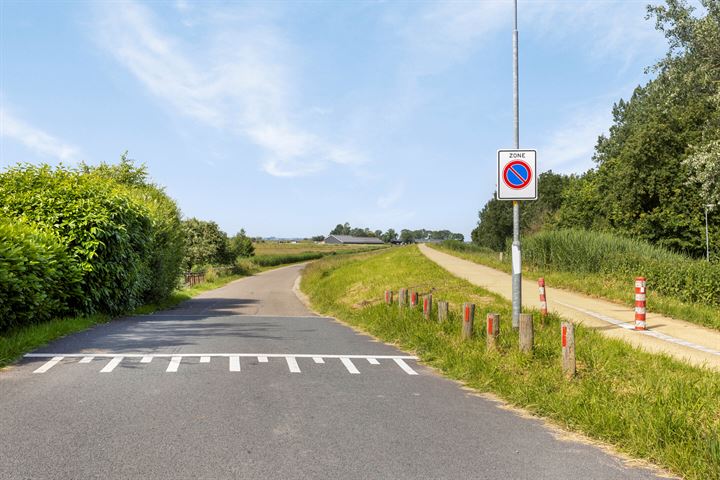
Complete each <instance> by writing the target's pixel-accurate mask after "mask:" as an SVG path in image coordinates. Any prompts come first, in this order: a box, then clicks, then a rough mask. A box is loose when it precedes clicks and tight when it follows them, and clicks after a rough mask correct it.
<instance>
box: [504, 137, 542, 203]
mask: <svg viewBox="0 0 720 480" xmlns="http://www.w3.org/2000/svg"><path fill="white" fill-rule="evenodd" d="M501 152H533V153H534V154H535V162H534V163H535V164H534V165H533V169H534V171H533V175H534V176H535V197H533V198H528V197H522V198H500V182H502V181H503V180H502V173H500V153H501ZM495 166H496V168H497V184H496V185H495V199H496V200H499V201H501V202H506V201H513V202H523V201H535V200H537V199H538V193H539V191H538V190H539V188H538V176H539V175H538V172H537V150H536V149H534V148H500V149H498V150H497V163H496V165H495Z"/></svg>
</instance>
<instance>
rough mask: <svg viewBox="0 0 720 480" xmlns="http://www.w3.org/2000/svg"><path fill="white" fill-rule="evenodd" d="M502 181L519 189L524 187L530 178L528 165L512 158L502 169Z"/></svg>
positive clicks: (530, 173)
mask: <svg viewBox="0 0 720 480" xmlns="http://www.w3.org/2000/svg"><path fill="white" fill-rule="evenodd" d="M502 177H503V181H504V182H505V185H507V186H508V187H510V188H512V189H515V190H519V189H521V188H525V187H527V186H528V184H529V183H530V180H532V170H531V169H530V165H528V164H527V163H525V162H524V161H522V160H513V161H512V162H510V163H508V164H507V165H505V169H503V175H502Z"/></svg>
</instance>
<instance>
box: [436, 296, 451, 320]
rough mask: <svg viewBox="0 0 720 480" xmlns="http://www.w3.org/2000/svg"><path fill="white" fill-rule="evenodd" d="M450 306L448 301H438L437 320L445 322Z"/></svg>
mask: <svg viewBox="0 0 720 480" xmlns="http://www.w3.org/2000/svg"><path fill="white" fill-rule="evenodd" d="M449 313H450V306H449V304H448V302H443V301H439V302H438V322H447V319H448V314H449Z"/></svg>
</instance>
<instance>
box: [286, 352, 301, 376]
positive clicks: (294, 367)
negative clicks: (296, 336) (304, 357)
mask: <svg viewBox="0 0 720 480" xmlns="http://www.w3.org/2000/svg"><path fill="white" fill-rule="evenodd" d="M285 360H287V364H288V368H289V369H290V373H300V367H299V366H298V363H297V360H295V357H290V356H288V357H285Z"/></svg>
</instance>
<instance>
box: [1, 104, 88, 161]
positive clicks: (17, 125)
mask: <svg viewBox="0 0 720 480" xmlns="http://www.w3.org/2000/svg"><path fill="white" fill-rule="evenodd" d="M0 137H1V138H9V139H12V140H15V141H17V142H19V143H21V144H23V145H25V146H26V147H27V148H29V149H30V150H32V151H33V152H35V153H37V154H39V155H42V156H46V157H52V158H56V159H59V160H62V161H65V162H74V161H76V160H77V159H78V155H79V153H80V150H79V149H78V148H77V147H74V146H72V145H70V144H67V143H65V142H63V141H62V140H60V139H58V138H56V137H54V136H52V135H50V134H49V133H47V132H44V131H43V130H40V129H39V128H36V127H33V126H32V125H30V124H28V123H26V122H25V121H23V120H21V119H19V118H17V117H16V116H14V115H12V114H11V113H10V112H8V111H7V110H6V109H5V108H2V107H0Z"/></svg>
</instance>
